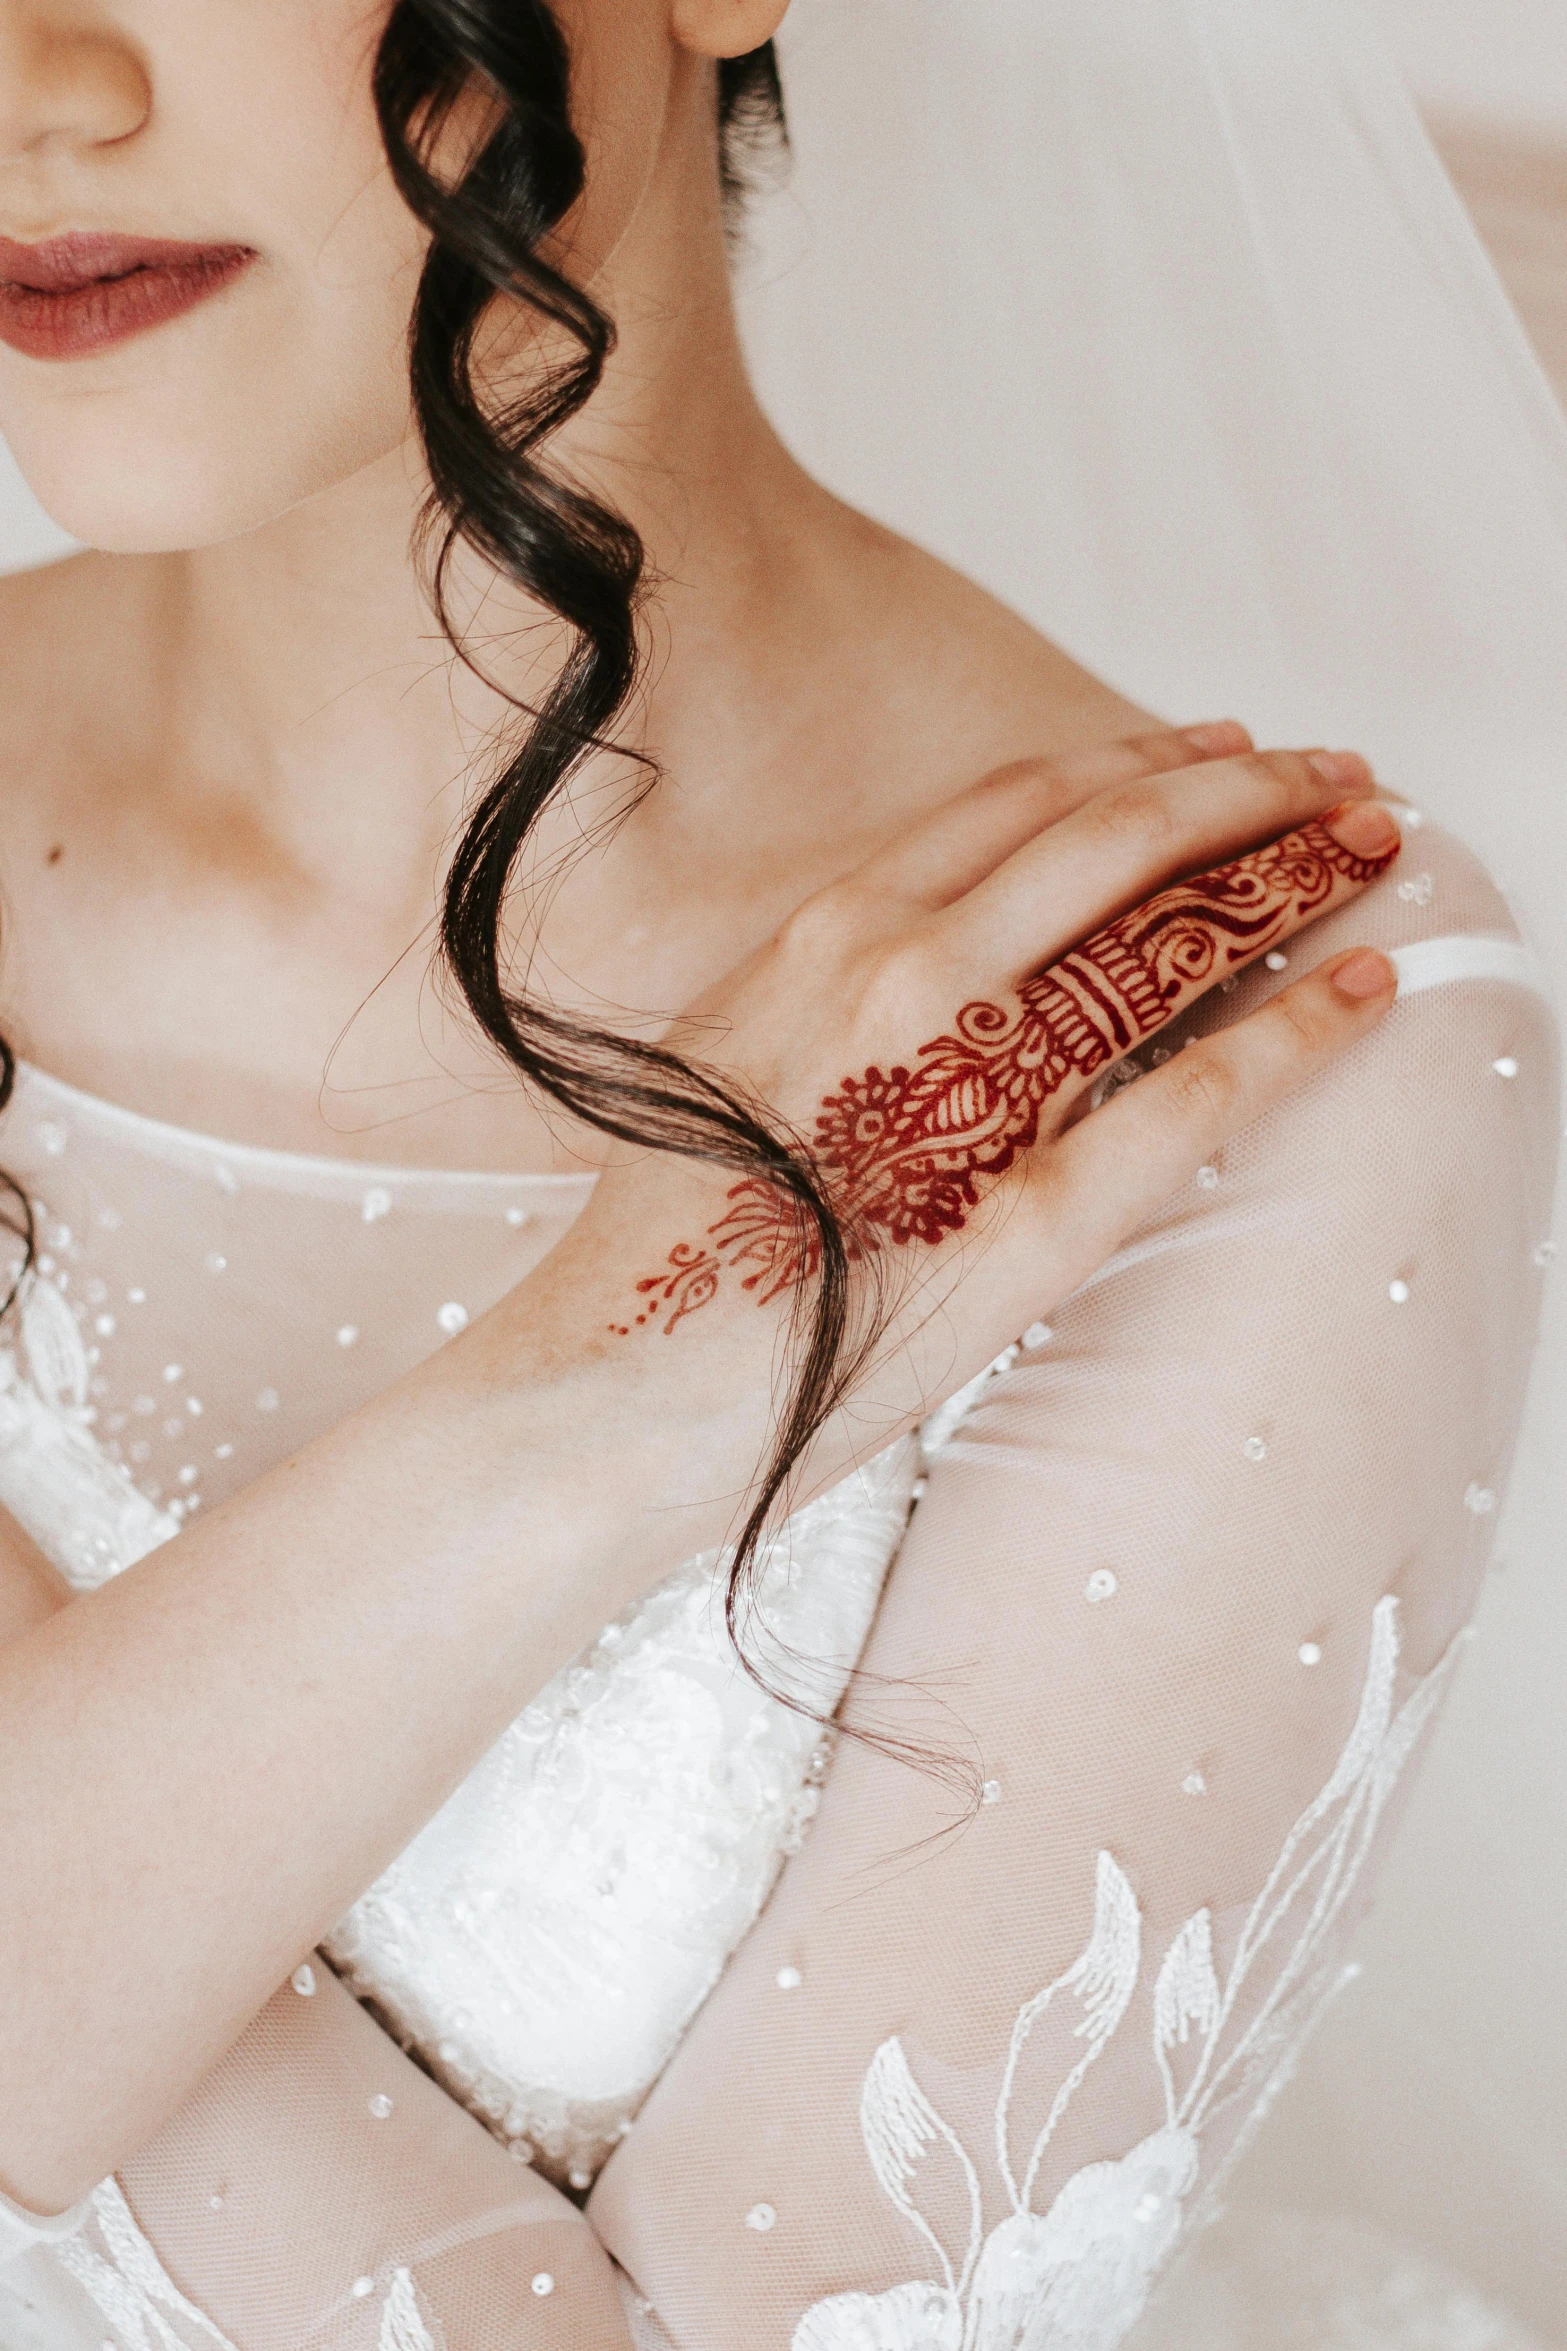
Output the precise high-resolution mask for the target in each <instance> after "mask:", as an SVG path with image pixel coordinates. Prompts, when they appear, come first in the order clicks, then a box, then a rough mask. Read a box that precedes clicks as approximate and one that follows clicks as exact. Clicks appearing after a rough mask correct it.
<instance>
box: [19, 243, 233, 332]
mask: <svg viewBox="0 0 1567 2351" xmlns="http://www.w3.org/2000/svg"><path fill="white" fill-rule="evenodd" d="M255 258H256V256H255V253H254V251H253V250H252V248H251V247H250V246H249V245H186V244H175V243H173V242H171V241H170V240H168V239H166V238H159V237H114V236H98V235H73V236H68V237H51V238H49V239H48V241H47V242H46V243H44V244H41V245H23V244H19V243H17V242H16V240H15V239H14V238H11V237H0V343H9V345H10V346H11V349H12V350H13V351H22V352H25V353H26V355H27V357H28V358H29V359H85V358H86V357H88V356H89V354H91V353H92V352H95V351H107V350H108V349H109V348H110V346H111V345H112V344H115V343H123V342H125V341H126V340H127V339H128V338H129V337H130V336H131V335H140V334H144V333H145V332H146V331H147V329H148V328H149V327H156V326H162V324H163V323H164V321H165V319H170V318H179V317H180V316H181V315H182V314H183V313H184V312H185V311H187V310H194V309H195V307H196V305H197V303H198V302H205V301H206V300H207V299H208V297H209V296H210V295H213V294H216V293H219V292H221V290H222V289H223V287H225V286H227V285H231V284H232V283H233V281H234V279H235V278H237V277H238V276H239V275H240V273H241V271H243V270H246V269H248V268H249V266H250V264H251V263H252V262H253V261H254V260H255Z"/></svg>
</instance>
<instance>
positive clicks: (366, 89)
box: [0, 0, 654, 552]
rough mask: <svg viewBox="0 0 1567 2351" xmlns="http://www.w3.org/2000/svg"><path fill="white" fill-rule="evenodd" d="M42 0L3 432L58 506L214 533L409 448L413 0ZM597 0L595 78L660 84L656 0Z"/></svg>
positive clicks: (135, 545) (13, 55) (12, 60)
mask: <svg viewBox="0 0 1567 2351" xmlns="http://www.w3.org/2000/svg"><path fill="white" fill-rule="evenodd" d="M21 4H22V5H23V7H24V8H28V9H30V10H31V12H32V14H33V15H34V16H35V17H36V18H37V20H38V21H37V23H36V24H35V25H34V26H31V27H29V31H30V32H31V33H32V35H33V38H32V39H30V40H28V41H23V42H18V43H8V44H6V45H4V46H3V47H0V122H3V123H4V124H5V125H6V130H7V133H8V134H9V135H8V136H5V137H4V138H3V139H0V436H3V438H4V439H5V441H7V442H8V443H9V445H10V447H11V449H12V451H13V453H14V455H15V456H16V458H17V460H18V462H19V464H20V466H21V468H22V471H23V473H24V474H25V475H26V477H27V479H28V481H29V483H30V485H31V486H32V488H33V490H34V492H35V493H36V495H37V496H38V498H39V499H40V500H41V502H42V504H43V505H44V506H45V507H46V508H47V510H48V511H49V513H50V514H51V515H52V516H53V517H54V519H55V520H56V521H57V522H58V523H59V524H61V526H62V527H63V528H64V529H65V530H66V531H68V532H70V533H71V535H72V536H73V537H75V538H77V539H79V540H82V541H84V542H85V543H87V544H89V545H93V546H97V547H105V548H111V549H117V550H122V551H134V552H148V551H157V550H165V549H170V548H188V547H197V546H204V545H210V544H212V543H214V542H216V541H220V540H225V539H230V538H235V537H238V536H240V535H241V534H243V533H245V532H248V531H251V530H254V529H256V528H258V527H259V526H260V525H262V524H263V523H265V522H267V521H270V520H272V519H273V518H275V517H276V516H277V515H279V514H281V513H284V512H287V511H288V510H290V509H291V508H292V507H294V506H297V505H299V504H301V503H302V502H304V501H305V500H307V499H309V498H311V497H313V496H315V495H316V494H318V493H319V492H321V491H322V490H325V489H328V488H330V487H332V486H334V485H335V484H337V483H340V482H343V481H345V480H348V479H350V478H352V477H353V476H355V475H356V474H359V473H361V472H362V471H364V470H365V469H366V468H368V467H370V466H372V465H374V464H375V463H376V462H377V461H378V460H379V459H381V458H384V457H387V456H389V455H390V454H392V453H393V452H395V451H397V450H398V449H400V448H402V447H404V446H405V445H406V444H407V443H408V442H409V439H410V431H411V418H410V402H409V394H408V375H407V361H406V348H407V331H408V320H409V315H410V311H411V307H412V304H413V300H414V295H415V291H416V289H417V285H418V280H419V274H420V270H421V267H422V265H423V260H424V254H425V235H424V232H423V230H422V229H421V228H420V227H419V225H418V223H417V222H416V221H415V220H414V218H413V216H412V215H411V214H410V213H409V212H408V210H407V208H406V207H405V206H404V204H403V203H402V201H401V199H400V198H399V196H398V195H397V192H396V189H395V187H394V186H393V184H392V180H391V176H390V172H389V170H388V167H387V163H386V157H385V154H384V151H383V148H382V143H381V137H380V131H379V126H378V124H377V121H376V116H375V109H374V104H373V100H372V95H371V71H372V66H373V62H374V57H375V52H376V48H377V45H378V43H379V41H380V38H381V34H382V32H383V30H384V28H385V24H386V19H387V16H388V14H389V10H390V5H391V0H223V4H222V5H221V6H214V4H213V0H115V5H114V6H113V7H112V9H111V8H107V7H103V8H101V9H100V7H99V5H98V0H90V4H89V5H88V6H87V8H86V9H85V10H81V9H78V10H76V11H73V22H72V25H71V26H70V27H69V28H67V27H64V26H61V25H60V24H59V23H58V16H59V13H60V12H57V11H54V10H52V9H46V8H42V7H40V6H38V5H37V0H21ZM576 13H577V12H576V11H575V9H573V11H572V16H573V21H572V22H570V23H569V24H568V25H567V26H566V29H567V32H568V37H569V38H570V39H571V42H572V47H573V56H574V62H580V63H582V64H583V65H584V66H585V67H587V68H588V69H590V70H589V73H588V76H587V77H586V78H588V79H591V80H594V81H598V80H600V79H602V78H603V73H604V69H605V65H606V58H607V64H608V71H609V80H610V81H611V82H613V81H614V79H615V76H616V73H617V71H618V70H619V69H620V67H621V66H622V64H624V65H625V66H626V67H627V69H628V70H633V71H635V72H636V73H638V74H639V75H640V76H641V77H642V78H643V80H644V81H645V80H646V78H647V48H646V36H647V34H648V29H649V27H650V26H651V25H652V22H653V16H654V12H653V11H652V10H651V9H650V8H648V7H647V6H646V5H645V4H644V0H609V4H608V6H607V7H606V6H602V5H600V4H599V0H595V6H594V8H592V9H587V10H584V11H582V13H581V24H580V26H579V24H578V23H577V22H576V21H575V18H576ZM628 27H631V28H632V30H633V34H634V37H632V38H630V39H629V43H628ZM579 35H580V36H581V37H582V38H583V43H584V47H585V48H586V50H587V51H588V52H589V53H590V54H588V55H586V56H583V57H581V58H580V59H579V57H578V39H579ZM623 52H624V54H622V53H623ZM12 77H14V87H11V86H7V84H8V81H9V80H10V79H11V78H12ZM617 160H618V159H617ZM614 176H615V175H614V174H613V173H612V174H611V175H610V177H611V179H613V178H614ZM588 209H589V207H584V210H585V211H586V210H588Z"/></svg>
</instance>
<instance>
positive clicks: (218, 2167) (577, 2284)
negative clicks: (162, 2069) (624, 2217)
mask: <svg viewBox="0 0 1567 2351" xmlns="http://www.w3.org/2000/svg"><path fill="white" fill-rule="evenodd" d="M4 2289H5V2290H4V2293H3V2294H0V2341H3V2342H4V2343H5V2345H6V2351H502V2347H504V2351H626V2346H627V2345H628V2343H629V2341H630V2336H629V2333H628V2323H629V2322H628V2319H627V2316H626V2312H625V2308H624V2304H623V2299H622V2294H621V2291H620V2289H619V2288H618V2287H617V2284H616V2281H615V2278H614V2275H613V2272H612V2270H611V2267H610V2264H609V2263H608V2261H607V2260H606V2259H605V2257H604V2254H603V2251H602V2249H601V2248H600V2246H599V2244H598V2242H597V2240H596V2238H595V2236H594V2234H593V2231H592V2229H591V2227H590V2226H589V2224H588V2222H587V2221H586V2220H585V2219H584V2217H583V2215H582V2214H581V2212H580V2211H579V2210H578V2209H577V2208H576V2206H575V2205H573V2204H572V2203H570V2202H569V2201H568V2199H567V2198H565V2197H564V2196H562V2195H560V2194H559V2193H558V2192H557V2191H556V2190H555V2189H554V2188H552V2187H551V2186H550V2185H549V2183H548V2182H547V2181H545V2180H543V2179H541V2178H539V2177H538V2176H537V2175H536V2174H535V2173H533V2172H532V2171H530V2170H529V2169H527V2167H526V2166H521V2165H518V2164H516V2163H513V2162H512V2161H511V2160H510V2158H509V2157H508V2156H507V2154H506V2153H505V2151H504V2149H502V2148H501V2147H500V2146H499V2145H498V2144H497V2142H496V2141H495V2140H494V2139H492V2138H491V2137H490V2135H489V2133H488V2132H487V2131H485V2130H484V2129H482V2128H481V2126H480V2125H479V2124H478V2123H477V2122H475V2121H474V2120H473V2119H472V2117H471V2116H470V2115H468V2114H466V2113H465V2112H464V2111H463V2109H462V2108H461V2107H459V2106H457V2105H456V2104H455V2103H454V2102H453V2101H452V2100H451V2099H450V2098H448V2097H447V2095H446V2093H445V2092H444V2091H443V2090H441V2089H440V2088H438V2087H437V2085H436V2084H435V2083H434V2082H433V2081H432V2080H431V2079H430V2078H429V2076H428V2075H427V2074H425V2073H423V2072H422V2071H421V2070H420V2069H419V2068H418V2067H417V2066H416V2065H415V2064H413V2063H412V2061H411V2060H410V2059H408V2058H406V2057H405V2056H404V2055H403V2054H402V2052H401V2051H400V2050H399V2049H398V2048H397V2047H396V2045H395V2044H394V2043H393V2042H392V2041H391V2040H390V2039H388V2037H387V2035H386V2034H385V2033H383V2032H382V2030H381V2029H380V2027H379V2025H377V2024H376V2023H375V2021H374V2020H373V2019H372V2018H371V2017H370V2016H369V2015H368V2014H367V2013H366V2011H365V2010H364V2009H363V2008H361V2007H360V2006H359V2004H358V2002H357V2001H356V2000H355V1999H354V1997H353V1995H352V1994H351V1993H350V1992H348V1991H347V1990H346V1989H345V1988H344V1986H343V1985H341V1984H340V1983H338V1981H337V1979H336V1978H335V1977H334V1976H333V1975H332V1974H331V1972H330V1971H329V1970H328V1969H327V1968H326V1967H325V1966H324V1965H323V1964H322V1963H321V1962H320V1961H319V1960H315V1961H312V1962H307V1963H306V1964H305V1965H303V1966H302V1967H301V1968H300V1969H299V1970H298V1972H297V1973H296V1975H295V1976H294V1978H293V1980H292V1981H291V1982H290V1983H289V1984H288V1985H286V1986H285V1987H284V1988H283V1990H282V1991H280V1992H279V1993H278V1994H277V1996H276V1998H275V1999H273V2000H272V2001H271V2002H270V2003H269V2004H268V2006H267V2007H266V2008H265V2009H264V2010H263V2011H262V2013H261V2015H260V2016H259V2017H257V2019H256V2020H255V2022H254V2023H253V2024H252V2025H251V2026H250V2027H249V2029H248V2030H247V2031H246V2033H245V2034H244V2035H243V2036H242V2037H241V2039H240V2040H239V2041H238V2042H237V2043H236V2045H235V2047H234V2048H233V2050H231V2051H230V2053H229V2055H228V2056H227V2057H226V2058H225V2059H224V2061H223V2063H222V2064H221V2065H220V2066H218V2067H217V2068H216V2069H215V2071H214V2072H213V2073H212V2074H211V2075H209V2077H208V2079H207V2080H206V2081H205V2082H204V2083H203V2085H202V2087H201V2089H200V2091H199V2092H198V2093H197V2095H196V2096H195V2097H194V2098H193V2099H192V2100H191V2101H190V2102H189V2103H188V2104H187V2106H186V2107H185V2108H184V2109H183V2110H182V2111H181V2112H180V2113H178V2114H177V2115H175V2116H174V2117H173V2118H172V2120H171V2121H170V2122H169V2123H168V2124H167V2125H166V2126H165V2128H164V2129H163V2130H162V2131H161V2132H160V2133H159V2134H158V2136H157V2138H156V2139H154V2140H153V2141H152V2142H151V2144H150V2145H149V2146H148V2147H146V2148H145V2149H144V2150H143V2151H142V2152H141V2153H140V2154H139V2155H138V2156H137V2157H136V2158H135V2159H134V2161H132V2162H131V2163H130V2164H128V2165H126V2166H125V2168H124V2169H123V2170H122V2171H121V2172H120V2173H119V2174H118V2176H117V2177H116V2178H114V2179H112V2180H107V2181H105V2182H104V2184H103V2185H102V2186H101V2187H100V2188H99V2189H98V2190H97V2191H96V2192H95V2194H94V2195H93V2197H92V2198H91V2199H90V2201H89V2204H88V2206H87V2207H86V2211H85V2215H84V2225H82V2226H81V2227H80V2228H78V2229H77V2230H76V2231H75V2233H73V2234H72V2235H71V2236H69V2237H68V2238H66V2239H65V2240H64V2241H62V2242H56V2243H51V2244H46V2245H39V2246H37V2247H36V2248H35V2249H34V2250H33V2251H32V2252H30V2253H28V2254H25V2255H24V2256H23V2257H22V2259H21V2260H20V2261H17V2262H15V2263H13V2264H12V2265H11V2267H10V2268H9V2270H8V2271H7V2273H6V2276H5V2279H4Z"/></svg>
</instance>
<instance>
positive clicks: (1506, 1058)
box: [1491, 1053, 1518, 1078]
mask: <svg viewBox="0 0 1567 2351" xmlns="http://www.w3.org/2000/svg"><path fill="white" fill-rule="evenodd" d="M1491 1067H1492V1068H1493V1069H1494V1070H1495V1072H1496V1074H1497V1076H1498V1077H1499V1078H1515V1077H1516V1076H1517V1075H1518V1064H1517V1062H1516V1061H1515V1060H1514V1058H1513V1056H1512V1054H1510V1053H1504V1054H1503V1055H1502V1057H1501V1059H1500V1060H1499V1061H1493V1062H1492V1064H1491Z"/></svg>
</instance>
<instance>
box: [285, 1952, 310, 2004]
mask: <svg viewBox="0 0 1567 2351" xmlns="http://www.w3.org/2000/svg"><path fill="white" fill-rule="evenodd" d="M288 1980H289V1982H290V1983H291V1984H292V1985H293V1987H294V1989H295V1991H296V1992H297V1993H298V1994H299V1996H300V1998H301V1999H302V2000H308V1999H309V1998H310V1997H311V1994H312V1993H313V1992H314V1991H315V1988H316V1971H315V1969H314V1968H313V1967H312V1966H311V1965H310V1964H309V1962H308V1961H307V1962H306V1963H305V1965H304V1966H303V1967H296V1968H295V1970H294V1972H293V1974H292V1975H291V1976H290V1977H289V1979H288Z"/></svg>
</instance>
